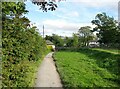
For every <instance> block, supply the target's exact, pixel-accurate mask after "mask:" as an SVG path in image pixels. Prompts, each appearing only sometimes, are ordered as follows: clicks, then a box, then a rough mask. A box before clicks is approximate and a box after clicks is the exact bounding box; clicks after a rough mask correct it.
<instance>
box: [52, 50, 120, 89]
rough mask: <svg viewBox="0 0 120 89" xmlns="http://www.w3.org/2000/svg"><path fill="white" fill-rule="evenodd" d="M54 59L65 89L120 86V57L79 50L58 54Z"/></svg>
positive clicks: (95, 51) (96, 51)
mask: <svg viewBox="0 0 120 89" xmlns="http://www.w3.org/2000/svg"><path fill="white" fill-rule="evenodd" d="M54 58H55V62H56V66H57V69H58V72H59V73H60V77H61V79H62V82H63V86H64V88H65V89H70V88H71V89H73V88H75V87H119V86H120V85H119V81H120V79H119V77H120V76H119V75H120V74H119V73H120V72H119V70H120V69H119V68H120V66H119V64H118V63H119V58H120V55H116V54H111V53H107V52H103V51H102V52H101V51H98V50H92V49H79V50H78V52H77V51H76V52H75V51H72V52H71V51H69V50H67V51H59V52H56V53H55V55H54Z"/></svg>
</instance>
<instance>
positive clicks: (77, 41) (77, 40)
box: [73, 34, 79, 48]
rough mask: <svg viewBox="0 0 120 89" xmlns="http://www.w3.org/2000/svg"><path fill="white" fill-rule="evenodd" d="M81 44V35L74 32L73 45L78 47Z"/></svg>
mask: <svg viewBox="0 0 120 89" xmlns="http://www.w3.org/2000/svg"><path fill="white" fill-rule="evenodd" d="M78 46H79V37H78V35H77V34H73V47H76V48H77V47H78Z"/></svg>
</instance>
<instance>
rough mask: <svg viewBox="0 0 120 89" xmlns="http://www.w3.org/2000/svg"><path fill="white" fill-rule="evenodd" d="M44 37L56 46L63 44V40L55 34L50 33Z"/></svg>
mask: <svg viewBox="0 0 120 89" xmlns="http://www.w3.org/2000/svg"><path fill="white" fill-rule="evenodd" d="M45 39H46V40H50V41H51V42H53V43H54V44H55V46H56V47H62V46H63V45H64V40H63V39H62V38H61V36H58V35H56V34H52V36H46V37H45Z"/></svg>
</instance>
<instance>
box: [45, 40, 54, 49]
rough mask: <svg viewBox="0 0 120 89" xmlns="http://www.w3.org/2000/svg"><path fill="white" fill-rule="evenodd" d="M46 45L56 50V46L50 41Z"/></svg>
mask: <svg viewBox="0 0 120 89" xmlns="http://www.w3.org/2000/svg"><path fill="white" fill-rule="evenodd" d="M46 44H47V48H48V49H50V50H53V51H54V50H55V45H54V44H53V43H52V42H51V41H50V40H46Z"/></svg>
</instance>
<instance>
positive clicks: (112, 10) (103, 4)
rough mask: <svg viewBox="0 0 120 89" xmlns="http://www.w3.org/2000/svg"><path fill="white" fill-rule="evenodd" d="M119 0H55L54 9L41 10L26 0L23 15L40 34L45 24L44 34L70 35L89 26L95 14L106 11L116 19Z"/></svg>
mask: <svg viewBox="0 0 120 89" xmlns="http://www.w3.org/2000/svg"><path fill="white" fill-rule="evenodd" d="M118 1H119V0H95V1H93V0H66V1H62V2H57V4H58V8H57V9H56V11H48V12H42V11H41V10H39V7H38V6H37V5H34V4H32V3H31V1H29V0H27V2H25V3H26V9H27V10H28V11H29V13H28V14H26V15H25V16H26V17H28V18H29V19H30V21H31V23H32V24H34V25H35V26H37V28H38V29H39V32H40V33H41V34H42V26H43V25H44V26H45V35H52V34H58V35H61V36H72V33H76V32H77V31H78V29H79V28H80V27H82V26H91V27H94V26H93V25H92V24H91V21H92V20H93V19H94V18H95V16H96V14H98V13H101V12H106V14H107V15H109V16H111V17H112V16H113V17H114V18H115V19H116V20H117V19H118Z"/></svg>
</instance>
